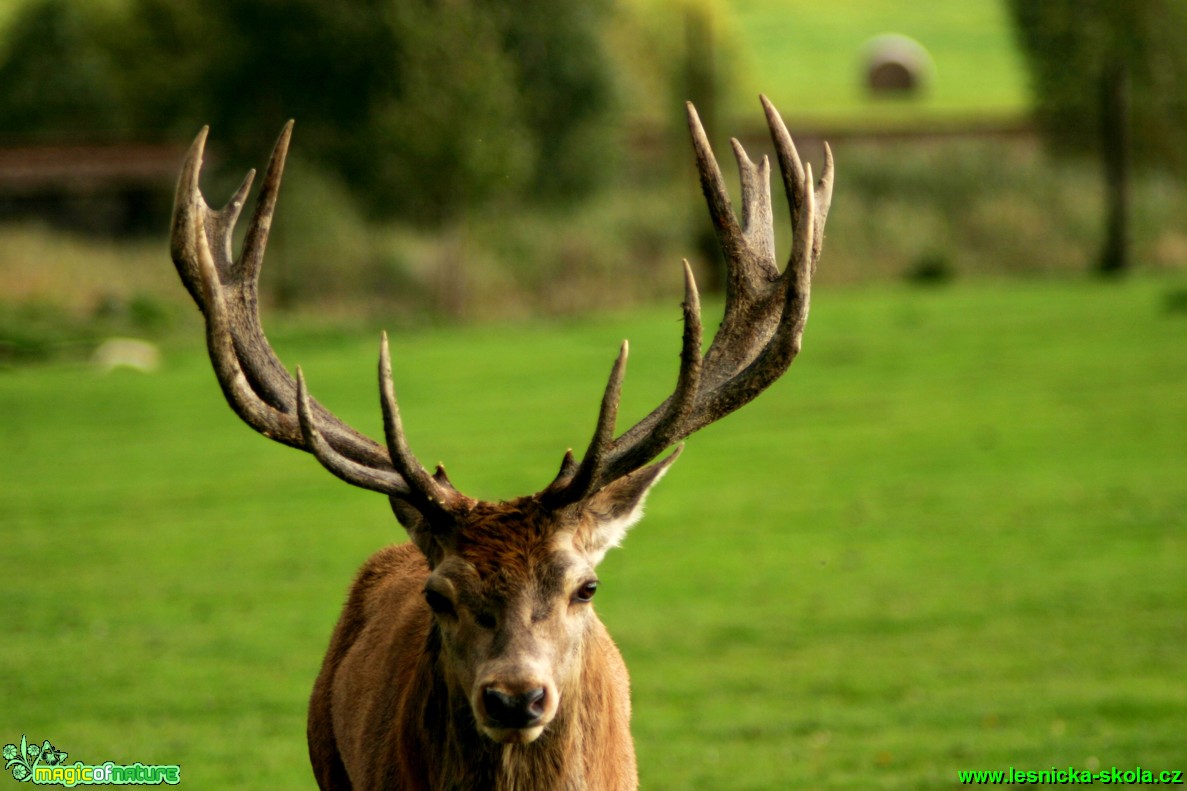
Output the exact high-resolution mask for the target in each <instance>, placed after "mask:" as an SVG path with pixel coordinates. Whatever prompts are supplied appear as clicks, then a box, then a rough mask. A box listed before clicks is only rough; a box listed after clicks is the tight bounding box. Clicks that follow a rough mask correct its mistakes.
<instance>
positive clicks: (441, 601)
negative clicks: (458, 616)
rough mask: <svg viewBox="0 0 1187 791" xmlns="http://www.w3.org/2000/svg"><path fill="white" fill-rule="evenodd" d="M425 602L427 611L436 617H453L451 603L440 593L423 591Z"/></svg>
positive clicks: (428, 590)
mask: <svg viewBox="0 0 1187 791" xmlns="http://www.w3.org/2000/svg"><path fill="white" fill-rule="evenodd" d="M425 601H426V602H427V603H428V605H429V609H430V610H432V611H433V612H435V613H436V614H437V615H453V614H454V610H453V602H451V601H450V600H449V598H448V597H447V596H445V595H444V594H442V593H438V592H437V591H435V590H430V589H428V588H426V589H425Z"/></svg>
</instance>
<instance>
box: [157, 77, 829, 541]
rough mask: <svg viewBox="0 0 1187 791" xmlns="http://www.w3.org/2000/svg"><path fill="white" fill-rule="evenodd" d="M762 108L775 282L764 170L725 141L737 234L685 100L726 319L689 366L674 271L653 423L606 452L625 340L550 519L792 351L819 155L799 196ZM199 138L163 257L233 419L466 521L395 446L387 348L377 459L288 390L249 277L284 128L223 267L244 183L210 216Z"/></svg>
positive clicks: (757, 387) (751, 386)
mask: <svg viewBox="0 0 1187 791" xmlns="http://www.w3.org/2000/svg"><path fill="white" fill-rule="evenodd" d="M761 99H762V104H763V108H764V110H765V111H766V116H767V125H768V126H769V128H770V131H771V138H772V140H773V141H774V144H775V152H776V156H777V157H778V159H779V169H780V171H781V172H782V174H783V185H784V189H785V190H786V191H787V202H788V206H789V207H790V211H791V228H792V236H793V244H792V251H791V259H790V261H789V262H788V265H787V267H786V269H785V270H784V271H783V273H782V274H780V272H779V268H778V266H777V265H776V263H775V232H774V223H773V220H772V212H771V193H770V164H769V162H768V161H767V158H766V157H763V158H762V159H761V160H760V161H759V162H758V163H757V164H755V163H754V162H752V161H751V160H750V158H749V157H748V156H747V155H746V152H745V150H743V148H742V146H741V144H740V143H738V141H737V140H733V141H732V143H733V148H734V155H735V157H736V159H737V161H738V170H739V173H740V175H741V184H742V219H741V223H740V224H739V222H738V218H737V217H736V216H735V214H734V210H733V206H732V204H731V203H730V199H729V194H728V193H727V191H726V188H725V182H724V180H723V179H722V176H721V169H720V168H719V167H718V165H717V160H716V159H715V158H714V156H713V151H712V149H711V148H710V146H709V141H708V139H707V138H706V136H705V130H704V129H703V128H702V126H701V122H700V119H699V118H698V117H697V113H696V110H695V109H694V108H693V106H692V104H691V103H690V104H689V105H688V123H689V129H690V130H691V132H692V142H693V148H694V149H695V151H696V156H697V167H698V170H699V171H700V177H701V186H702V188H703V190H704V192H705V198H706V201H707V202H708V205H709V214H710V217H711V218H712V221H713V225H714V228H715V229H716V233H717V238H718V241H719V242H720V244H721V250H722V253H723V254H724V255H725V259H726V263H727V267H728V277H727V281H726V301H725V316H724V319H723V320H722V323H721V326H720V327H719V328H718V330H717V333H716V335H715V336H714V337H713V341H712V343H710V344H709V349H708V351H706V352H705V354H704V356H702V355H701V336H702V327H701V308H700V298H699V296H698V293H697V286H696V281H695V279H694V278H693V274H692V269H691V268H690V267H689V265H688V262H687V261H685V262H684V306H683V307H684V337H683V343H682V347H681V354H680V373H679V375H678V377H677V380H676V387H675V390H674V391H673V393H672V395H671V396H669V397H668V398H667V400H665V401H664V402H663V403H662V404H660V405H659V406H658V407H656V408H655V410H653V411H652V412H651V414H649V415H648V416H647V417H645V418H643V419H642V420H640V421H639V422H638V423H636V424H635V425H634V426H632V427H631V428H630V429H628V430H627V431H626V432H624V433H623V434H622V435H621V436H619V437H618V438H617V439H614V427H615V420H616V417H617V413H618V403H619V398H620V395H621V390H622V381H623V376H624V374H625V372H626V360H627V351H628V347H627V344H626V343H623V345H622V349H621V351H620V352H619V355H618V359H617V360H616V361H615V363H614V367H613V368H612V369H611V372H610V379H609V381H608V382H607V384H606V390H605V393H604V394H603V397H602V406H601V410H600V411H599V413H598V421H597V427H596V429H595V431H594V436H593V438H592V439H591V440H590V443H589V447H588V449H587V450H586V452H585V455H584V456H583V457H582V460H581V462H580V463H578V462H577V461H575V460H574V458H573V454H572V452H569V453H566V454H565V459H564V462H563V463H562V465H561V469H560V472H559V473H558V474H557V477H556V478H555V479H554V480H553V482H552V483H551V484H549V486H548V487H547V488H545V489H544V490H543V491H542V492H541V493H540V497H541V498H542V499H543V500H544V501H545V502H546V503H548V504H549V505H551V506H553V507H561V506H563V505H566V504H568V503H574V502H577V501H579V500H582V499H584V498H586V497H588V496H589V495H591V494H592V493H594V492H596V491H597V490H598V489H600V488H602V487H603V486H605V485H606V484H608V483H610V482H611V481H614V480H617V479H619V478H621V477H623V476H626V475H629V474H630V473H632V472H634V471H635V470H638V469H639V468H641V467H643V466H644V465H646V464H648V463H649V462H650V461H652V460H653V459H654V458H656V457H657V456H658V455H659V454H660V453H662V452H663V451H664V450H665V449H667V448H669V447H671V446H672V445H674V444H675V443H677V442H679V441H680V440H682V439H684V438H685V437H687V436H689V435H690V434H692V433H693V432H695V431H697V430H698V429H700V428H702V427H703V426H705V425H708V424H709V423H712V422H713V421H715V420H718V419H720V418H722V417H724V416H725V415H728V414H729V413H731V412H733V411H734V410H736V409H738V408H739V407H741V406H743V405H744V404H746V403H748V402H750V401H751V400H752V399H754V398H755V397H756V396H757V395H758V394H759V393H761V392H762V391H763V390H765V389H766V388H767V387H768V386H769V385H770V384H771V383H772V382H774V381H775V380H776V379H778V378H779V377H780V376H781V375H782V374H783V373H784V371H786V370H787V368H788V366H789V365H791V362H792V360H793V359H795V356H796V354H797V353H798V352H799V350H800V339H801V336H802V334H803V330H804V323H805V322H806V321H807V318H808V298H809V290H810V286H811V279H812V275H813V274H814V273H815V271H816V261H817V259H818V258H819V256H820V247H821V242H822V240H823V236H824V224H825V220H826V218H827V216H828V209H829V204H830V202H831V200H832V189H833V160H832V153H831V151H830V150H829V148H828V145H827V144H826V145H825V147H824V169H823V173H822V175H821V178H820V180H819V182H817V183H816V184H815V185H813V184H812V169H811V167H810V166H805V165H804V164H803V163H802V162H801V161H800V158H799V154H798V153H797V152H796V149H795V145H794V144H793V143H792V141H791V136H790V135H789V134H788V132H787V128H786V127H785V126H784V124H783V120H782V119H781V118H780V117H779V113H778V112H777V111H776V110H775V108H774V106H772V105H771V103H770V102H769V101H768V100H767V98H766V97H765V96H764V97H761ZM207 132H208V129H207V128H203V129H202V131H201V132H199V133H198V136H197V138H196V139H195V140H194V144H193V146H192V147H191V148H190V151H189V154H188V155H187V156H186V160H185V164H184V166H183V168H182V173H181V177H180V179H179V181H178V184H177V195H176V198H175V202H174V210H173V236H172V254H173V262H174V264H175V266H176V267H177V271H178V274H180V275H181V279H182V282H183V283H184V284H185V286H186V288H187V289H188V290H189V292H190V295H191V296H192V297H193V298H194V301H195V302H196V303H197V304H198V308H199V309H200V310H201V311H202V313H203V315H204V316H205V318H206V342H207V347H208V350H209V352H210V359H211V362H212V363H213V365H214V370H215V374H216V376H217V378H218V381H219V384H220V386H221V387H222V390H223V394H224V395H225V396H226V399H227V402H228V403H229V404H230V405H231V408H232V409H233V410H234V411H235V412H236V413H237V414H238V415H239V416H240V417H241V418H242V419H243V421H244V422H246V423H247V424H248V425H249V426H251V427H252V428H253V429H255V430H256V431H258V432H259V433H261V434H263V435H264V436H266V437H269V438H271V439H274V440H276V441H277V442H281V443H283V444H285V445H290V446H292V447H295V448H300V449H301V450H305V451H307V452H309V453H312V454H313V455H314V456H316V457H317V459H318V461H320V462H321V464H322V465H323V466H324V467H325V468H326V469H328V470H329V471H330V472H332V473H333V474H334V475H336V476H338V477H339V478H341V479H342V480H344V481H346V482H347V483H350V484H353V485H355V486H360V487H363V488H365V489H371V490H373V491H377V492H382V493H384V494H387V495H389V497H391V498H394V499H396V500H402V501H405V502H407V503H409V504H410V505H412V506H413V507H415V508H416V509H417V510H418V511H420V512H421V513H422V514H423V515H425V516H426V517H427V518H428V520H429V522H430V524H432V523H434V521H436V520H434V519H433V517H434V516H435V515H438V516H448V515H450V514H453V513H457V512H459V511H465V510H469V509H470V508H471V507H473V505H474V503H475V501H474V500H472V499H471V498H469V497H466V496H465V495H463V494H461V493H460V492H458V491H457V490H456V489H455V488H454V487H453V485H452V484H451V483H450V481H449V479H448V477H447V476H446V475H445V470H444V469H443V468H442V467H440V466H438V467H437V470H436V472H435V473H434V474H432V475H430V474H429V473H428V471H426V470H425V468H424V467H423V466H421V464H420V463H419V462H418V461H417V460H416V457H415V456H413V454H412V452H411V451H410V450H409V448H408V442H407V440H406V438H405V436H404V430H403V426H402V424H401V421H400V412H399V408H398V406H397V404H396V398H395V393H394V388H393V386H392V378H391V359H390V355H389V351H388V342H387V336H386V335H384V336H383V339H382V342H381V347H380V359H379V387H380V393H381V406H382V409H383V418H384V436H385V439H386V447H385V446H383V445H380V444H378V443H376V442H375V441H373V440H371V439H369V438H368V437H366V436H364V435H362V434H360V433H359V432H358V431H356V430H354V429H353V428H351V427H350V426H349V425H347V424H346V423H344V422H342V421H341V420H339V419H338V418H337V417H335V416H334V415H333V413H331V412H330V411H329V410H327V409H326V408H325V407H323V406H322V405H321V404H319V403H317V402H316V401H315V400H313V399H312V398H311V397H310V396H309V395H308V392H307V389H306V386H305V379H304V377H303V376H302V374H301V370H300V368H298V369H297V376H296V379H294V378H293V377H292V376H290V375H289V373H288V371H287V370H286V369H285V367H284V365H282V364H281V362H280V360H279V359H277V357H276V353H275V352H274V351H273V350H272V347H271V346H270V345H269V343H268V339H267V338H266V337H265V335H264V331H263V328H262V326H261V325H260V316H259V300H258V280H259V274H260V267H261V265H262V263H263V257H264V247H265V245H266V244H267V241H268V232H269V230H270V229H271V226H272V213H273V211H274V209H275V207H276V198H277V195H278V193H279V190H280V179H281V174H282V172H283V170H284V160H285V155H286V154H287V152H288V145H289V139H290V137H291V134H292V122H291V121H290V122H289V123H288V124H286V125H285V127H284V130H283V131H282V132H281V134H280V138H279V139H278V140H277V142H276V147H275V149H274V150H273V152H272V158H271V160H270V161H269V163H268V170H267V172H266V173H265V175H264V184H263V188H262V190H261V194H260V199H259V201H258V203H257V206H256V210H255V213H254V215H253V216H252V220H251V225H250V226H249V227H248V230H247V234H246V236H245V238H244V243H243V250H242V251H241V253H240V255H239V257H238V258H234V257H233V255H232V251H231V248H232V241H231V237H232V233H233V231H234V228H235V222H236V220H237V219H238V218H239V214H240V212H241V211H242V209H243V203H244V200H245V198H246V197H247V194H248V191H249V190H250V188H251V183H252V180H253V178H254V176H255V171H251V172H249V173H248V174H247V177H246V178H245V179H244V180H243V183H242V184H241V185H240V187H239V189H237V190H236V191H235V193H234V195H232V197H231V199H230V200H229V201H228V202H227V204H226V206H224V207H223V208H222V209H220V210H218V211H215V210H213V209H211V208H210V206H208V205H207V203H206V200H205V198H204V197H203V196H202V193H201V191H200V189H199V187H198V177H199V174H200V171H201V167H202V155H203V152H204V149H205V144H206V136H207ZM672 458H673V456H669V457H668V459H667V460H665V461H663V462H660V463H661V464H666V463H668V462H669V461H670V460H671V459H672Z"/></svg>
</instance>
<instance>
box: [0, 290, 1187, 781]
mask: <svg viewBox="0 0 1187 791" xmlns="http://www.w3.org/2000/svg"><path fill="white" fill-rule="evenodd" d="M1184 294H1187V282H1185V281H1184V280H1183V279H1182V277H1179V278H1178V279H1169V278H1168V279H1164V280H1154V279H1138V280H1133V281H1130V282H1125V283H1118V284H1100V283H1091V282H1069V281H1063V282H1044V281H1030V282H1014V283H996V282H993V281H984V280H983V281H980V282H976V283H968V284H960V285H957V286H953V287H951V288H949V289H938V290H930V291H929V290H906V289H902V288H894V287H888V288H883V289H881V290H878V291H875V290H867V289H848V290H846V289H825V290H820V291H818V292H817V293H816V294H815V295H814V306H813V316H812V320H811V322H810V324H809V327H808V333H807V338H806V345H805V350H804V353H803V355H802V358H801V359H800V360H799V361H797V363H796V364H795V366H794V367H793V369H792V371H791V372H790V373H789V375H788V376H787V378H786V380H785V381H783V382H781V383H780V384H778V385H777V386H776V387H775V388H774V389H773V390H772V391H771V392H769V393H767V394H765V395H764V396H763V397H762V398H760V399H759V400H758V401H757V402H755V403H754V404H752V405H750V406H749V407H748V408H746V409H744V410H743V411H742V412H740V413H739V414H737V415H735V416H733V417H731V418H729V419H727V420H726V421H724V422H723V423H721V424H718V425H716V426H713V427H711V428H709V429H707V430H705V431H704V432H702V433H701V434H699V435H697V436H696V437H694V438H693V439H692V440H691V442H690V443H689V448H688V450H687V452H686V454H685V456H684V457H683V458H682V459H681V461H680V463H679V464H678V465H677V466H676V467H675V469H674V470H673V472H672V473H671V474H670V475H669V476H668V478H667V479H665V481H664V482H663V484H662V485H661V486H660V488H659V490H658V491H657V492H656V494H655V495H654V496H653V498H652V500H651V504H650V509H649V515H648V518H647V519H646V520H645V521H644V522H643V523H642V524H641V525H640V526H639V527H638V528H636V530H635V531H634V532H633V534H632V535H631V536H630V537H629V538H628V540H627V542H626V546H625V547H624V548H623V549H622V550H619V551H616V552H615V553H612V555H611V556H610V557H609V558H608V559H607V561H606V564H605V566H604V568H603V574H602V577H603V580H604V582H605V585H604V590H603V592H602V593H600V594H599V604H598V606H599V610H600V612H601V613H602V617H603V620H605V621H606V622H607V624H608V626H609V628H610V631H611V632H612V634H613V635H614V636H615V638H616V640H617V641H618V642H619V643H620V645H621V646H622V649H623V652H624V653H625V655H626V657H627V661H628V664H629V666H630V668H631V673H632V682H633V689H634V700H635V719H634V732H635V734H636V740H637V744H638V750H639V756H640V768H641V774H642V781H643V786H644V787H646V788H649V789H658V790H660V791H663V790H665V789H672V791H676V790H677V789H679V790H680V791H685V790H686V789H706V790H707V791H708V790H710V789H711V790H712V791H729V790H731V789H737V790H739V791H740V790H741V789H782V788H805V789H869V788H879V789H902V791H920V790H921V789H923V790H924V791H926V789H942V788H952V787H953V786H954V785H955V784H956V779H955V773H956V772H957V771H958V770H962V769H999V768H1005V767H1008V766H1011V765H1013V766H1015V767H1018V768H1025V769H1045V768H1049V767H1051V766H1058V767H1067V766H1069V765H1070V766H1074V767H1082V768H1093V767H1106V768H1107V767H1110V766H1113V765H1117V766H1119V767H1124V768H1131V767H1133V766H1135V765H1141V766H1143V767H1149V768H1152V769H1155V770H1160V769H1183V768H1187V767H1184V765H1183V734H1184V733H1185V732H1187V688H1185V687H1184V685H1183V683H1182V682H1183V678H1184V673H1185V672H1187V665H1185V660H1184V657H1185V656H1187V621H1185V620H1184V618H1183V613H1184V612H1185V611H1187V454H1185V453H1184V448H1187V420H1185V419H1184V406H1183V405H1184V402H1183V393H1184V392H1187V364H1185V363H1184V357H1183V337H1184V333H1185V332H1187V312H1185V311H1184V308H1183V303H1184V301H1185V297H1184ZM677 300H678V297H677V296H676V295H673V297H672V299H671V300H670V302H671V304H670V306H669V308H666V309H658V310H648V311H640V312H637V313H635V314H632V315H630V316H610V317H606V318H602V319H597V320H587V321H582V322H579V323H574V324H570V325H556V324H548V325H546V324H531V325H520V326H510V327H497V326H496V327H491V326H486V327H482V328H479V329H454V330H441V331H436V332H432V333H426V334H412V335H409V334H401V335H399V336H398V337H397V338H396V339H395V350H394V351H395V355H396V362H395V365H396V377H397V387H398V388H399V390H400V398H401V406H402V407H403V408H404V411H405V413H406V415H407V420H408V423H409V432H410V435H411V436H410V438H411V441H412V443H413V445H414V447H415V448H416V450H417V452H418V453H419V454H420V456H421V458H423V459H426V460H428V461H436V460H438V459H442V460H445V461H446V462H447V463H448V464H449V466H450V471H451V474H452V475H453V477H454V479H455V480H456V481H457V482H458V483H459V485H460V486H462V487H463V488H464V489H466V490H467V491H468V492H471V493H473V494H476V495H478V496H483V497H487V498H497V497H505V496H510V495H513V494H519V493H523V492H525V491H529V490H532V489H534V488H536V487H539V486H540V485H542V484H543V483H544V482H546V481H547V480H548V479H549V478H550V476H551V474H552V473H553V472H554V470H555V466H556V464H557V463H558V462H559V458H560V454H561V452H562V451H563V450H564V448H565V447H567V446H570V445H580V444H582V443H583V442H584V441H585V440H586V438H587V436H588V433H589V431H590V429H591V420H592V417H593V413H594V411H595V410H596V400H597V395H598V392H599V390H600V387H601V386H602V377H603V376H604V374H605V372H606V370H607V369H608V366H609V363H610V360H611V358H612V356H613V353H614V349H615V348H616V346H617V343H618V341H619V340H620V339H621V338H622V337H629V338H630V339H631V342H632V354H633V356H632V361H631V370H630V372H629V374H628V377H627V387H626V403H625V405H624V409H625V411H626V412H627V414H626V415H624V420H627V419H631V418H632V417H637V416H638V415H639V414H640V413H641V412H643V411H644V410H646V409H647V408H648V407H649V406H650V405H651V404H652V403H654V401H655V400H656V399H657V398H659V397H661V396H662V394H663V393H665V392H666V390H667V388H668V387H670V385H671V383H672V381H673V379H674V376H675V363H676V349H677V343H678V337H677V336H678V331H679V330H678V323H677V317H678V313H679V311H678V308H677V307H676V303H677ZM1176 306H1177V307H1176ZM377 330H378V328H376V333H375V334H377ZM194 332H195V335H196V333H197V328H196V327H195V328H194ZM273 334H274V335H275V336H276V339H277V346H278V348H279V349H280V352H281V355H282V357H283V358H284V359H285V360H286V361H288V362H290V363H295V362H301V363H302V364H303V366H304V368H305V370H306V372H307V374H308V376H309V381H310V384H311V387H312V388H313V391H314V392H315V393H316V394H317V395H318V396H319V397H321V398H322V399H323V400H324V401H326V402H327V403H328V404H329V405H330V406H331V407H332V408H333V409H335V410H337V411H338V412H339V414H341V415H342V416H344V417H345V418H346V419H348V420H350V421H351V422H353V423H355V424H356V425H358V426H359V427H360V428H362V429H364V430H368V431H370V432H372V433H376V430H377V428H378V423H379V414H378V408H377V405H376V401H377V399H376V393H375V386H374V382H373V376H374V374H373V371H374V359H375V346H376V342H375V340H376V339H375V338H374V337H365V338H359V337H354V336H309V335H299V334H294V333H292V332H285V331H283V330H279V329H278V330H277V331H276V332H274V333H273ZM166 359H167V364H166V366H165V368H164V370H163V371H161V372H160V373H158V374H156V375H151V376H145V375H136V374H131V373H126V372H117V373H115V374H110V375H107V376H100V375H97V374H95V373H93V372H92V371H90V370H88V369H86V368H83V367H81V366H66V365H53V366H32V367H24V368H18V369H15V370H8V371H0V414H3V415H4V418H3V420H0V450H2V452H0V600H2V601H3V602H4V604H3V606H2V607H0V635H2V636H3V637H2V645H3V649H2V650H0V695H2V697H0V700H2V701H3V705H2V706H0V743H7V742H11V741H14V740H19V739H20V736H21V734H22V733H23V734H27V735H28V737H29V738H30V739H31V740H32V739H38V740H40V739H50V740H51V741H52V742H53V743H54V744H55V745H56V746H58V747H59V748H60V749H63V750H66V751H68V752H69V753H70V760H71V761H74V760H76V759H77V760H81V761H84V762H95V763H98V762H102V761H105V760H116V761H125V762H132V761H141V762H157V763H173V762H178V763H180V764H181V766H182V777H183V778H184V780H185V782H186V784H187V785H192V786H193V787H194V788H218V789H261V791H262V790H263V789H268V790H269V791H272V790H273V789H278V788H284V789H298V788H311V787H312V786H313V783H312V780H311V778H310V776H309V772H308V768H307V759H306V756H305V746H304V708H305V699H306V696H307V694H308V690H309V686H310V684H311V682H312V679H313V676H314V674H315V673H316V671H317V668H318V663H319V662H320V657H321V652H322V651H323V650H324V647H325V644H326V641H327V638H328V635H329V630H330V628H331V626H332V624H333V621H334V619H335V618H336V615H337V611H338V607H339V604H340V602H341V600H342V597H343V593H344V590H345V588H346V585H347V583H348V581H349V579H350V577H351V575H352V574H353V572H354V570H355V568H356V567H357V566H358V564H360V563H361V562H362V561H363V559H364V558H365V557H366V556H367V555H368V554H369V553H370V552H371V551H373V550H374V549H376V548H377V547H379V546H381V545H383V544H384V543H386V542H389V541H392V540H400V539H401V537H402V536H401V531H400V529H399V528H398V526H397V525H396V524H395V522H394V520H393V519H392V517H391V515H390V512H389V511H388V508H387V505H386V503H385V502H384V501H383V499H382V498H381V497H378V496H376V495H373V494H370V493H367V492H361V491H357V490H350V489H348V487H346V486H344V485H342V484H340V483H338V482H336V481H334V480H332V479H331V478H330V477H329V476H328V475H327V474H326V473H324V472H323V471H322V470H321V469H320V468H319V467H318V465H317V464H316V463H315V462H314V461H312V460H311V459H309V458H307V457H304V456H303V455H302V454H300V453H297V452H295V451H291V450H288V449H285V448H281V447H279V446H276V445H274V444H272V443H269V442H267V441H265V440H263V439H262V438H260V437H257V436H255V435H254V434H252V433H251V432H250V431H249V430H248V429H246V428H245V427H243V426H241V425H240V424H239V423H238V421H237V419H236V418H234V417H233V415H232V414H231V413H230V411H229V410H228V409H227V408H226V406H225V405H224V404H223V403H222V401H221V397H220V396H219V394H218V392H217V388H216V386H215V384H214V380H213V376H212V374H211V373H210V371H209V368H208V364H207V362H206V361H205V360H204V358H203V355H202V352H201V350H200V349H198V348H197V346H196V344H195V345H186V346H184V347H182V348H171V349H167V357H166Z"/></svg>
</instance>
